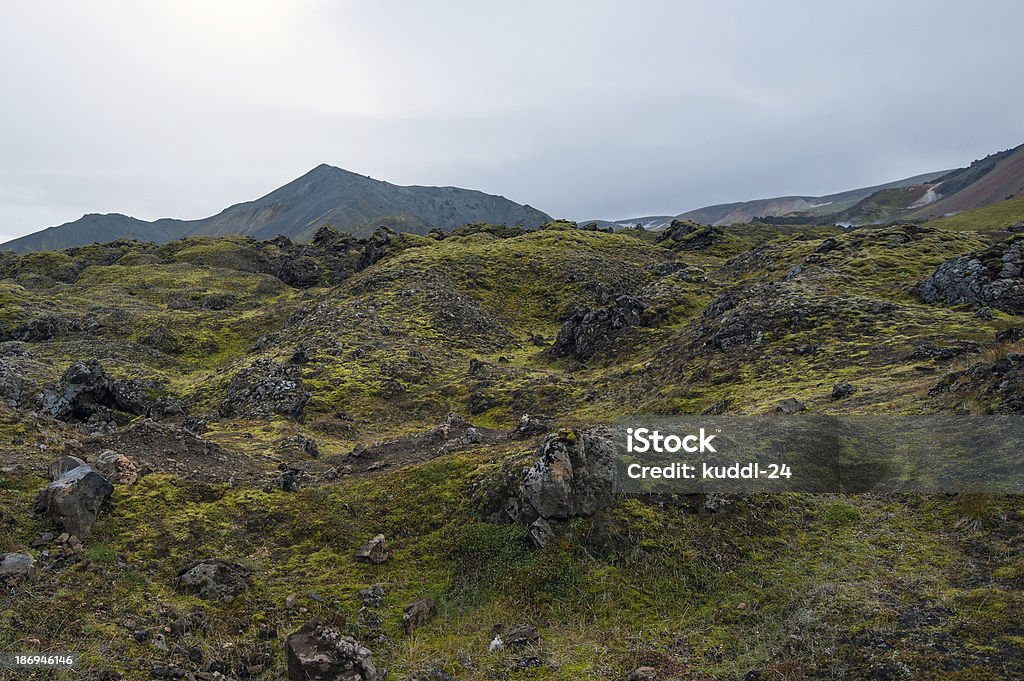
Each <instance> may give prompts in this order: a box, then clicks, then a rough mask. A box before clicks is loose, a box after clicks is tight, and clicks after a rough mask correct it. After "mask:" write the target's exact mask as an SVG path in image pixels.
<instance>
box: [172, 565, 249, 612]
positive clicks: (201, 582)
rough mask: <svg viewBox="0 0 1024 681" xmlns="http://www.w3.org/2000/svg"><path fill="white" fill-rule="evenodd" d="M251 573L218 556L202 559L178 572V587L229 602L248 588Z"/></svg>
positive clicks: (176, 583) (175, 581) (211, 598)
mask: <svg viewBox="0 0 1024 681" xmlns="http://www.w3.org/2000/svg"><path fill="white" fill-rule="evenodd" d="M251 583H252V573H251V572H250V571H249V570H247V569H246V568H244V567H242V566H241V565H238V564H237V563H231V562H228V561H226V560H221V559H219V558H212V559H210V560H203V561H199V562H198V563H195V564H194V565H192V566H191V567H187V568H184V569H182V570H181V571H180V572H178V576H177V577H176V578H175V580H174V584H175V586H177V587H178V588H180V589H182V590H184V591H188V592H191V593H194V594H196V595H198V596H199V597H201V598H206V599H209V600H220V601H225V602H228V603H230V602H231V601H233V600H234V599H235V598H237V597H238V596H240V595H242V593H243V592H244V591H245V590H246V589H248V588H249V586H250V584H251Z"/></svg>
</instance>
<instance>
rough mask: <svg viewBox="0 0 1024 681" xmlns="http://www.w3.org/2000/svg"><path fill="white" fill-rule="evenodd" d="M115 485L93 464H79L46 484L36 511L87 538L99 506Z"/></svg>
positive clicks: (106, 498)
mask: <svg viewBox="0 0 1024 681" xmlns="http://www.w3.org/2000/svg"><path fill="white" fill-rule="evenodd" d="M113 491H114V486H113V485H112V484H110V482H109V481H108V480H107V479H106V478H104V477H103V476H102V475H100V474H99V472H97V471H96V469H95V468H93V467H92V466H78V467H76V468H74V469H73V470H70V471H68V472H66V473H64V475H62V476H60V477H59V478H57V479H56V480H54V481H53V482H51V483H50V484H49V485H47V486H46V487H44V488H43V490H42V491H41V492H39V495H38V496H37V497H36V503H35V512H36V514H37V515H40V516H44V517H46V518H49V519H50V520H52V521H53V522H55V523H56V524H57V525H59V526H60V527H61V528H62V529H63V530H64V531H65V532H67V533H68V534H69V535H71V536H73V537H78V538H79V539H84V538H85V537H88V536H89V533H90V532H92V526H93V523H95V522H96V517H97V516H98V515H99V512H100V508H101V507H102V506H103V504H104V503H105V502H106V501H107V500H108V499H109V498H110V495H111V493H112V492H113Z"/></svg>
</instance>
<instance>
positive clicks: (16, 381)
mask: <svg viewBox="0 0 1024 681" xmlns="http://www.w3.org/2000/svg"><path fill="white" fill-rule="evenodd" d="M24 389H25V387H24V384H23V383H22V377H21V374H19V373H18V372H17V371H16V370H15V369H14V367H13V366H11V365H10V364H8V363H7V362H2V361H0V403H3V402H6V403H7V405H8V406H11V407H17V406H18V404H19V403H20V402H21V396H22V393H23V392H24Z"/></svg>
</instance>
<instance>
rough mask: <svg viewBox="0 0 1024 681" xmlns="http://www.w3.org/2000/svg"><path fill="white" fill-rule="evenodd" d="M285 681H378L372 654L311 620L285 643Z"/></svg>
mask: <svg viewBox="0 0 1024 681" xmlns="http://www.w3.org/2000/svg"><path fill="white" fill-rule="evenodd" d="M285 653H286V655H287V658H288V681H378V679H383V674H379V673H378V672H377V668H376V666H375V665H374V663H373V654H372V653H371V652H370V650H369V649H367V648H364V647H363V646H361V645H360V644H359V643H358V642H357V641H356V640H355V639H354V638H352V637H350V636H343V635H342V634H341V632H339V631H338V630H337V629H335V628H334V627H329V626H326V625H325V624H323V623H322V622H321V621H320V620H317V619H314V620H312V621H310V622H307V623H306V624H304V625H303V626H302V628H301V629H299V630H298V631H296V632H295V633H293V634H291V635H290V636H289V637H288V640H287V642H286V643H285Z"/></svg>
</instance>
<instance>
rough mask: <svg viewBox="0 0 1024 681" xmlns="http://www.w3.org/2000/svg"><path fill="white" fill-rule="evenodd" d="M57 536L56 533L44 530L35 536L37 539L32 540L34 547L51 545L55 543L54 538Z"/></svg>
mask: <svg viewBox="0 0 1024 681" xmlns="http://www.w3.org/2000/svg"><path fill="white" fill-rule="evenodd" d="M55 538H56V535H54V534H53V532H43V533H42V534H41V535H39V536H38V537H36V538H35V541H33V542H32V548H34V549H41V548H43V547H44V546H49V545H50V544H52V543H53V540H54V539H55Z"/></svg>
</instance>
